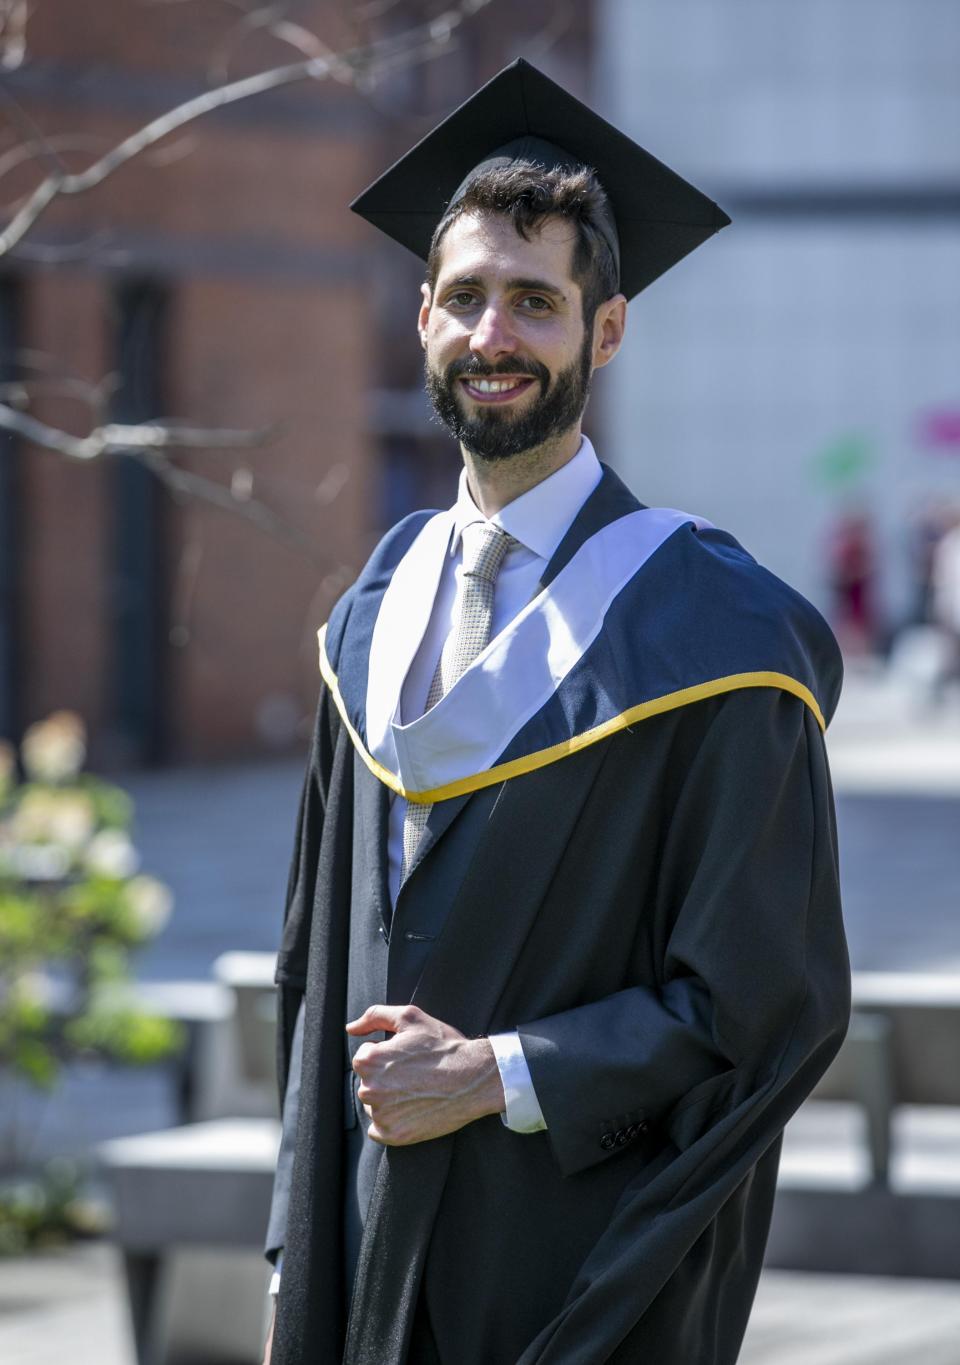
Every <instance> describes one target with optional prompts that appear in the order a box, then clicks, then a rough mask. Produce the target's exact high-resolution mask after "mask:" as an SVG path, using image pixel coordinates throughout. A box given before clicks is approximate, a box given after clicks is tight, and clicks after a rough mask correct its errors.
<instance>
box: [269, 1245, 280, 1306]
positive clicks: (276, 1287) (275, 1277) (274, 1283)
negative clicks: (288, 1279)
mask: <svg viewBox="0 0 960 1365" xmlns="http://www.w3.org/2000/svg"><path fill="white" fill-rule="evenodd" d="M282 1267H283V1252H282V1251H278V1252H277V1259H276V1260H275V1261H274V1263H273V1274H272V1275H271V1277H270V1287H269V1290H268V1291H267V1292H268V1293H270V1294H272V1295H273V1296H274V1298H276V1296H277V1295H278V1294H279V1293H280V1271H281V1269H282Z"/></svg>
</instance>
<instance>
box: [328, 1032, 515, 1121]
mask: <svg viewBox="0 0 960 1365" xmlns="http://www.w3.org/2000/svg"><path fill="white" fill-rule="evenodd" d="M347 1032H348V1033H350V1034H352V1035H353V1036H354V1037H362V1036H363V1035H365V1034H368V1033H380V1032H385V1033H389V1034H391V1035H392V1037H389V1038H387V1039H385V1041H384V1042H382V1043H364V1044H363V1045H362V1046H361V1047H359V1048H358V1049H357V1053H356V1056H355V1057H354V1059H353V1069H354V1071H355V1072H356V1073H357V1075H358V1076H359V1077H360V1086H359V1089H358V1091H357V1094H358V1095H359V1097H360V1102H361V1104H362V1105H363V1107H364V1109H365V1110H366V1111H367V1114H368V1115H369V1117H370V1127H369V1130H368V1133H369V1136H370V1137H371V1138H373V1140H374V1142H381V1143H383V1144H384V1145H385V1146H387V1147H405V1146H409V1145H410V1144H411V1143H414V1142H426V1141H427V1140H428V1139H429V1138H438V1137H443V1135H444V1134H445V1133H454V1132H456V1131H457V1129H458V1128H463V1127H464V1126H465V1125H466V1124H468V1123H472V1122H473V1121H474V1119H479V1118H483V1117H484V1115H486V1114H501V1113H503V1110H504V1107H505V1101H504V1098H503V1086H502V1084H501V1083H500V1072H499V1071H498V1069H497V1062H496V1058H495V1057H494V1055H493V1048H492V1047H491V1046H490V1043H489V1041H488V1040H487V1039H486V1038H467V1037H465V1036H464V1034H462V1033H460V1032H459V1031H458V1030H457V1029H455V1028H452V1027H451V1026H450V1025H449V1024H444V1023H441V1021H440V1020H439V1019H433V1018H431V1016H430V1015H429V1014H424V1012H423V1010H421V1009H418V1008H417V1007H416V1005H371V1006H370V1008H369V1009H367V1010H364V1012H363V1014H361V1016H360V1018H359V1019H355V1020H354V1021H353V1022H352V1023H350V1024H348V1025H347Z"/></svg>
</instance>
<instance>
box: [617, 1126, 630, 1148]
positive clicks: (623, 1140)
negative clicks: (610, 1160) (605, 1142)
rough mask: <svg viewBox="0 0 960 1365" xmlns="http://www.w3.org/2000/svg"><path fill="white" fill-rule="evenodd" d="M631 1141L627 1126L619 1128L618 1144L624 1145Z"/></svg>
mask: <svg viewBox="0 0 960 1365" xmlns="http://www.w3.org/2000/svg"><path fill="white" fill-rule="evenodd" d="M629 1141H630V1137H629V1134H628V1133H627V1130H626V1128H618V1129H617V1146H618V1147H624V1146H626V1144H627V1143H628V1142H629Z"/></svg>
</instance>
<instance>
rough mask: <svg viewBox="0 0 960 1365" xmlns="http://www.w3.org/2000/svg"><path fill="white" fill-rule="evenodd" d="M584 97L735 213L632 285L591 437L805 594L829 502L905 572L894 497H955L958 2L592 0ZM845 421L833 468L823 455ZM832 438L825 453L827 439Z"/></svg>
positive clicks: (898, 584) (627, 469)
mask: <svg viewBox="0 0 960 1365" xmlns="http://www.w3.org/2000/svg"><path fill="white" fill-rule="evenodd" d="M599 21H600V22H599V43H598V56H597V65H596V70H595V85H594V99H595V101H596V103H597V105H598V107H600V108H601V109H602V110H603V112H604V113H605V114H606V115H607V116H608V117H610V118H611V119H612V120H613V121H615V122H617V123H619V124H620V125H621V126H622V127H623V128H624V129H625V130H626V131H627V132H629V133H630V134H631V136H633V137H635V138H636V139H637V141H639V142H640V143H641V144H642V145H644V146H646V147H647V148H648V149H649V150H650V151H651V152H653V153H654V154H655V155H656V156H658V157H660V158H661V159H662V160H664V161H666V162H667V163H668V164H669V165H671V166H673V167H674V168H675V169H676V170H678V171H679V172H680V173H681V174H682V175H685V176H686V177H688V178H689V179H690V180H692V181H693V183H694V184H696V185H698V186H699V187H700V188H702V189H704V190H705V191H706V192H707V193H709V194H711V195H712V196H713V197H715V198H716V199H717V200H718V202H719V203H720V204H722V205H723V206H724V207H725V208H727V209H728V211H729V212H730V213H731V216H732V217H733V218H734V222H733V225H732V226H731V227H729V228H726V229H725V230H724V231H723V232H722V233H721V234H719V235H718V236H717V237H715V238H714V239H712V240H711V241H709V242H708V243H706V244H705V245H704V246H702V247H701V248H699V250H698V251H697V252H695V253H694V255H693V256H691V257H689V258H688V259H687V260H686V261H683V262H681V263H680V265H678V266H677V267H676V268H675V269H674V270H673V271H672V272H670V273H669V274H668V275H667V276H665V277H664V278H662V279H661V280H659V281H657V282H656V283H655V284H653V285H652V286H651V287H650V288H649V289H648V290H647V291H645V292H644V293H643V294H641V295H640V296H639V298H638V299H637V300H636V301H635V303H634V305H633V307H632V309H631V317H630V336H629V338H628V341H627V344H626V345H625V347H624V350H623V352H622V353H621V355H620V356H619V357H618V359H617V361H616V363H615V364H614V365H613V366H612V367H611V371H610V375H609V378H608V380H607V384H606V390H605V396H606V403H607V410H606V414H605V416H606V422H605V426H606V431H607V440H608V443H609V444H610V445H611V449H610V450H606V451H605V454H606V456H607V458H608V459H612V461H613V462H615V463H616V464H617V466H618V468H620V470H621V471H622V472H623V473H624V474H625V475H626V477H627V478H628V480H629V481H630V482H631V484H632V485H633V486H634V488H635V489H636V491H637V492H638V493H639V494H640V496H641V497H643V498H644V499H645V500H647V501H650V502H658V503H659V502H662V503H667V504H671V505H674V506H681V507H686V508H688V509H690V510H693V511H696V512H699V513H701V514H703V515H705V516H707V517H709V518H711V519H712V520H714V521H717V522H719V523H720V524H722V525H725V526H726V527H728V528H729V529H730V530H732V531H733V532H734V533H735V534H737V535H738V536H739V537H740V538H741V539H742V540H743V541H744V543H745V544H746V545H747V546H748V547H749V548H750V549H751V550H753V552H754V553H755V554H756V555H757V556H758V558H760V559H762V560H763V561H764V562H766V563H768V564H769V565H770V566H771V567H772V568H774V569H775V570H776V571H777V572H779V573H781V574H783V575H784V576H785V577H787V578H788V579H789V580H791V581H792V582H794V583H795V584H796V585H797V586H798V587H799V588H801V590H803V591H805V592H806V593H808V594H809V595H810V596H812V597H813V598H814V599H815V600H818V601H819V602H820V603H821V604H823V603H824V602H825V591H824V588H825V566H824V555H823V549H824V544H825V540H826V537H827V533H828V528H829V526H830V524H831V522H832V521H833V520H834V519H835V518H836V516H837V515H838V514H839V512H840V511H841V510H842V509H843V508H844V507H847V506H855V505H860V506H866V507H867V508H868V509H869V511H870V513H871V515H872V517H873V518H874V521H875V523H876V525H877V527H878V531H879V536H880V540H881V543H882V548H883V560H884V569H883V582H882V589H883V596H884V599H885V604H886V608H887V612H888V614H889V616H890V617H892V618H895V617H896V616H897V615H899V614H900V612H901V611H902V610H903V609H904V607H905V604H906V600H907V596H908V565H907V557H906V537H907V520H908V517H909V515H910V514H911V512H912V511H913V510H914V509H915V508H916V507H918V506H919V505H920V504H922V503H924V502H925V501H927V500H928V499H929V498H930V497H931V496H939V497H946V496H948V495H949V496H950V497H954V498H956V497H960V449H957V448H954V450H953V452H952V453H950V452H944V451H943V450H941V451H939V452H937V453H934V452H933V451H931V450H930V449H929V448H928V447H927V446H925V444H924V442H923V440H922V439H921V437H920V435H919V432H920V429H921V425H922V420H923V416H924V414H925V413H928V412H929V411H930V410H933V409H937V410H939V409H942V408H951V409H953V410H955V411H960V5H958V4H956V3H955V0H806V3H805V4H804V5H802V6H797V5H794V4H792V3H788V0H724V3H722V4H721V3H719V0H714V3H709V2H708V0H601V3H600V6H599ZM849 437H853V438H855V439H856V440H857V441H859V442H861V443H862V446H863V449H864V450H865V451H866V459H865V461H864V463H863V467H862V473H861V474H860V476H859V477H857V478H852V479H850V480H848V481H847V482H846V483H842V482H841V483H838V482H837V481H836V480H828V479H827V478H825V477H824V474H823V462H824V455H825V452H827V451H828V450H830V449H832V448H833V447H834V446H835V445H836V443H837V442H840V441H844V440H846V439H847V438H849ZM828 462H829V461H828Z"/></svg>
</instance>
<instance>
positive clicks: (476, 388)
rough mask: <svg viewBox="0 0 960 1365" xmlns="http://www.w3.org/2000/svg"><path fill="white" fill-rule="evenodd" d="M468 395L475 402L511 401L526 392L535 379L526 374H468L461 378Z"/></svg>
mask: <svg viewBox="0 0 960 1365" xmlns="http://www.w3.org/2000/svg"><path fill="white" fill-rule="evenodd" d="M460 382H461V384H462V385H463V387H464V389H465V391H466V393H467V396H468V397H469V398H472V399H473V401H474V402H475V403H509V402H511V401H512V400H513V399H514V398H517V397H518V396H519V395H520V394H521V393H526V391H527V389H529V387H530V385H531V384H535V383H536V382H537V381H536V380H535V379H530V378H529V377H527V376H526V375H514V374H507V375H500V376H493V377H491V378H489V379H487V378H483V379H482V378H480V376H479V375H474V376H467V377H464V378H462V379H461V380H460Z"/></svg>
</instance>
